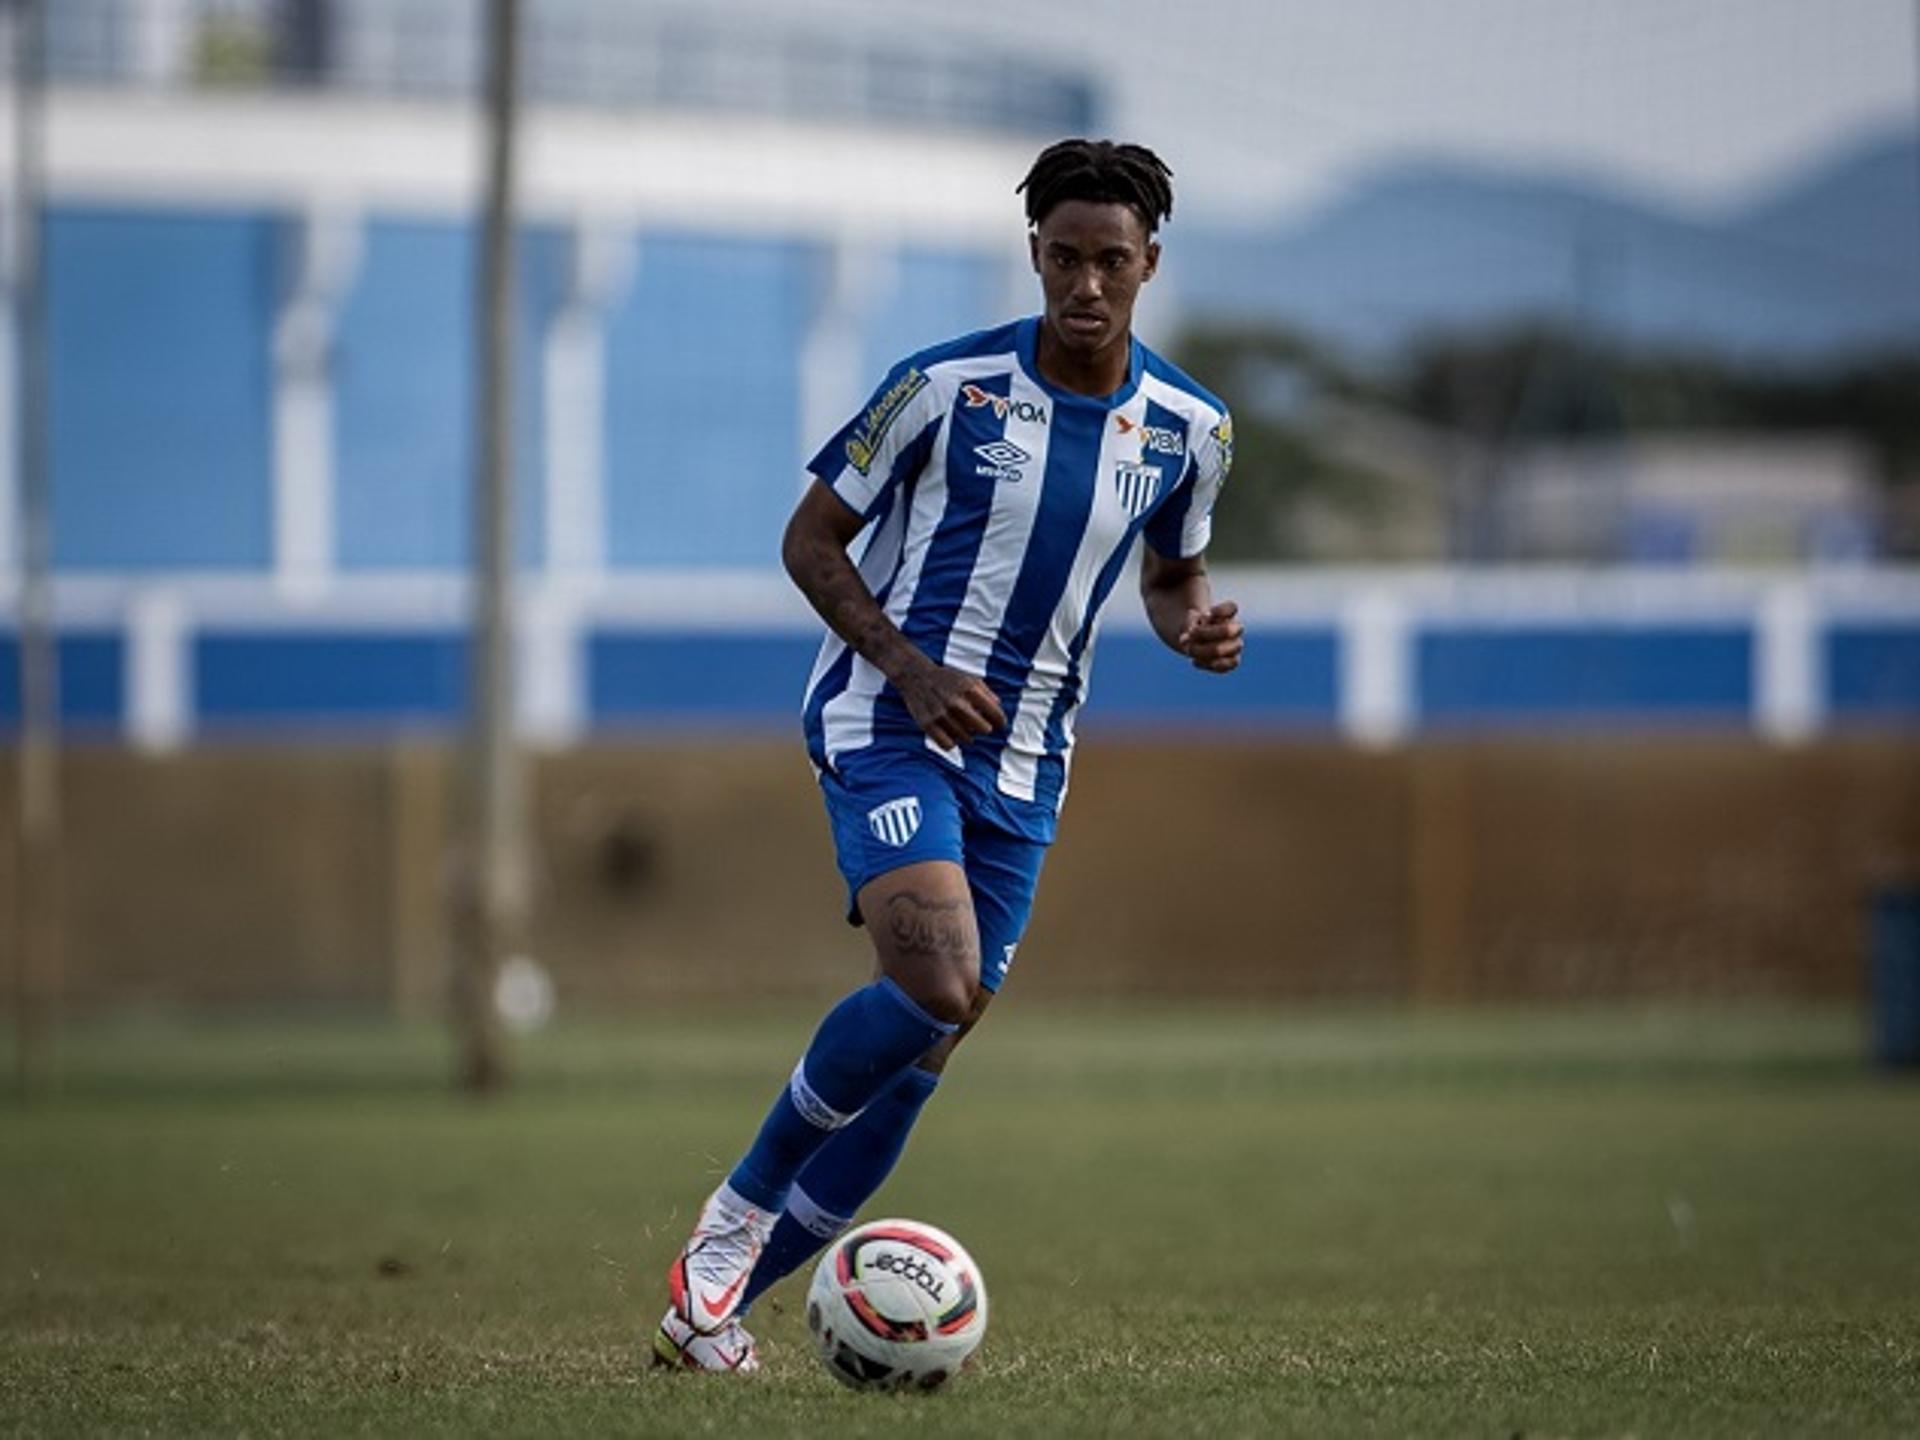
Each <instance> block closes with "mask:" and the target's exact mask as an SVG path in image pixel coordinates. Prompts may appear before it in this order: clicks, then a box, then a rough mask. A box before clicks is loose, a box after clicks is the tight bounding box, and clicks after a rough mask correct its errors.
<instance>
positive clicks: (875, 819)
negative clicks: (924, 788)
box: [867, 795, 920, 850]
mask: <svg viewBox="0 0 1920 1440" xmlns="http://www.w3.org/2000/svg"><path fill="white" fill-rule="evenodd" d="M867 828H868V829H869V830H871V831H873V838H874V839H876V840H878V841H879V842H880V843H881V844H883V845H891V846H893V848H894V849H896V850H898V849H899V848H900V847H901V846H902V845H905V844H906V843H907V842H908V841H909V840H911V839H913V837H914V835H915V833H917V832H918V831H919V829H920V797H919V796H918V795H902V796H901V797H900V798H899V799H898V800H889V801H887V803H886V804H884V805H876V806H874V807H873V809H871V810H869V811H868V812H867Z"/></svg>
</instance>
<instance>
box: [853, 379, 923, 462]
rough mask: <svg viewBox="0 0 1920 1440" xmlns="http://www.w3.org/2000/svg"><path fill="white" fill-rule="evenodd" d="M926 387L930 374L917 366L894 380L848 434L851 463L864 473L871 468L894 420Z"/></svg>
mask: <svg viewBox="0 0 1920 1440" xmlns="http://www.w3.org/2000/svg"><path fill="white" fill-rule="evenodd" d="M926 388H927V377H926V376H924V375H922V374H921V373H920V372H919V371H918V370H915V369H909V370H908V371H907V373H906V374H904V375H902V376H901V377H900V378H899V379H898V380H896V381H894V382H893V384H892V385H890V386H889V387H888V388H887V392H886V393H885V394H884V395H882V396H881V397H880V398H879V399H878V400H875V401H874V402H873V404H872V405H871V406H869V407H868V408H867V413H866V414H865V415H862V416H861V417H860V423H859V425H858V426H856V427H855V428H854V432H853V434H851V435H849V436H848V437H847V463H848V464H850V465H852V466H853V468H854V469H856V470H858V471H859V472H860V473H861V474H862V475H865V474H866V473H867V472H868V471H869V470H871V469H872V468H873V457H874V455H875V454H877V453H878V452H879V449H880V442H881V441H882V440H884V439H886V437H887V431H889V430H890V429H892V428H893V422H894V421H895V420H898V419H899V418H900V412H901V411H902V410H904V409H906V408H907V402H908V401H909V400H911V399H913V397H914V396H916V395H918V394H919V393H920V392H921V391H922V390H924V389H926Z"/></svg>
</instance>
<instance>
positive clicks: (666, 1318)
mask: <svg viewBox="0 0 1920 1440" xmlns="http://www.w3.org/2000/svg"><path fill="white" fill-rule="evenodd" d="M653 1363H654V1364H656V1365H665V1366H669V1367H671V1368H672V1369H675V1370H711V1371H718V1372H727V1371H731V1372H732V1373H734V1374H736V1375H751V1374H752V1373H753V1372H754V1371H755V1370H758V1369H759V1368H760V1351H759V1349H758V1347H756V1346H755V1345H754V1343H753V1336H751V1335H749V1334H748V1333H747V1327H746V1326H744V1325H742V1324H741V1323H740V1322H739V1321H738V1320H729V1321H727V1323H726V1324H725V1325H723V1326H721V1328H720V1329H719V1331H718V1332H717V1333H715V1334H712V1335H702V1334H701V1333H700V1332H699V1331H698V1330H696V1329H694V1328H693V1327H692V1326H691V1325H689V1324H687V1322H686V1321H684V1320H682V1319H681V1318H680V1315H679V1312H678V1311H675V1310H669V1311H667V1313H666V1314H665V1315H663V1316H661V1317H660V1328H659V1329H658V1330H656V1331H654V1332H653Z"/></svg>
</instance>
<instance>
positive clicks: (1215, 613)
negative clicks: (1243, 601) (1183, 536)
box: [1140, 545, 1247, 675]
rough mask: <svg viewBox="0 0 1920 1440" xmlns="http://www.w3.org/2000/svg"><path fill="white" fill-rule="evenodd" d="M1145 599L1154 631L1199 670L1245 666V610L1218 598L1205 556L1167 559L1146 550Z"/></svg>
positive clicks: (1145, 547) (1142, 580)
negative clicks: (1242, 614)
mask: <svg viewBox="0 0 1920 1440" xmlns="http://www.w3.org/2000/svg"><path fill="white" fill-rule="evenodd" d="M1140 598H1141V599H1142V600H1144V601H1145V602H1146V607H1147V620H1148V621H1149V622H1150V623H1151V624H1152V626H1153V633H1154V634H1156V635H1158V636H1159V637H1160V639H1161V641H1162V642H1163V643H1164V644H1165V645H1166V646H1167V647H1168V648H1169V649H1172V650H1176V651H1178V652H1179V653H1180V654H1182V655H1185V656H1186V657H1187V658H1188V659H1189V660H1191V661H1192V662H1193V665H1194V668H1195V669H1196V670H1211V671H1212V672H1213V673H1214V674H1216V675H1224V674H1226V673H1227V672H1228V671H1229V670H1232V669H1234V668H1235V667H1237V666H1238V665H1239V664H1240V652H1241V651H1243V650H1244V649H1246V644H1247V642H1246V633H1245V631H1244V630H1243V629H1242V628H1241V625H1240V619H1239V616H1240V607H1239V606H1238V605H1236V604H1234V602H1233V601H1231V600H1215V599H1214V598H1213V583H1212V582H1211V581H1210V580H1209V579H1208V578H1207V560H1206V557H1205V556H1204V555H1193V556H1189V557H1187V558H1186V559H1168V558H1167V557H1166V556H1165V555H1162V554H1160V552H1159V551H1157V550H1155V549H1154V548H1153V547H1152V546H1151V545H1143V546H1141V547H1140Z"/></svg>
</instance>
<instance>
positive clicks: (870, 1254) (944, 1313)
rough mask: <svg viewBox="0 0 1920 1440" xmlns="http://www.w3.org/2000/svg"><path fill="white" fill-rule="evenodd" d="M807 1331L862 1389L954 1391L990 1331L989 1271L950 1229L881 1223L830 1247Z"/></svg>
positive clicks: (810, 1303) (814, 1287)
mask: <svg viewBox="0 0 1920 1440" xmlns="http://www.w3.org/2000/svg"><path fill="white" fill-rule="evenodd" d="M807 1329H808V1330H809V1331H810V1332H812V1335H813V1343H814V1344H815V1345H816V1346H817V1347H818V1348H819V1351H820V1359H821V1360H822V1361H823V1362H825V1364H826V1367H827V1369H828V1370H830V1371H831V1372H832V1373H833V1376H834V1378H835V1379H836V1380H839V1381H841V1382H842V1383H843V1384H846V1385H850V1386H852V1387H853V1388H854V1389H856V1390H912V1389H920V1390H932V1389H935V1388H937V1387H938V1386H940V1385H944V1384H945V1383H946V1382H947V1381H948V1380H950V1379H952V1378H953V1377H954V1375H956V1374H957V1373H959V1370H960V1367H961V1366H962V1365H964V1364H965V1363H966V1361H967V1357H968V1356H969V1355H971V1354H973V1352H974V1350H975V1348H976V1347H977V1346H978V1345H979V1344H980V1340H981V1337H982V1336H984V1335H985V1334H986V1333H987V1287H986V1285H985V1283H984V1282H983V1281H982V1280H981V1278H980V1267H979V1266H978V1265H975V1264H974V1263H973V1257H972V1256H970V1255H968V1254H967V1252H966V1251H965V1250H963V1249H961V1248H960V1242H959V1241H958V1240H955V1239H954V1238H953V1237H952V1236H951V1235H949V1234H947V1233H946V1232H945V1231H944V1230H936V1229H934V1228H933V1226H931V1225H923V1224H921V1223H920V1222H919V1221H918V1220H875V1221H874V1222H873V1223H872V1224H870V1225H862V1226H861V1227H860V1228H859V1229H857V1230H851V1231H848V1232H847V1233H846V1234H845V1235H843V1236H841V1237H840V1239H839V1240H837V1241H835V1242H834V1243H833V1244H832V1245H829V1246H828V1247H827V1253H826V1254H824V1255H822V1256H821V1257H820V1263H819V1264H818V1265H816V1266H815V1267H814V1270H813V1283H812V1284H811V1285H809V1286H808V1287H807Z"/></svg>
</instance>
